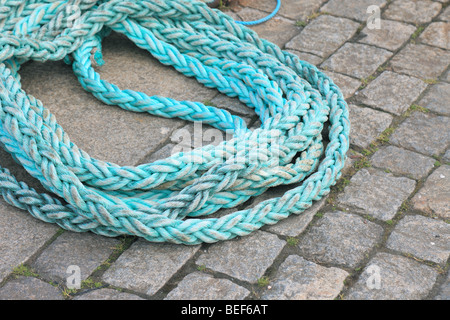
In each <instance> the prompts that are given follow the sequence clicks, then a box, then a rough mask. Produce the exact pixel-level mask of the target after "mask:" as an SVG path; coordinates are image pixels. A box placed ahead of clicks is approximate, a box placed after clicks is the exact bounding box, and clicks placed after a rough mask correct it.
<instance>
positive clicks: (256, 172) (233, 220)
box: [0, 0, 349, 244]
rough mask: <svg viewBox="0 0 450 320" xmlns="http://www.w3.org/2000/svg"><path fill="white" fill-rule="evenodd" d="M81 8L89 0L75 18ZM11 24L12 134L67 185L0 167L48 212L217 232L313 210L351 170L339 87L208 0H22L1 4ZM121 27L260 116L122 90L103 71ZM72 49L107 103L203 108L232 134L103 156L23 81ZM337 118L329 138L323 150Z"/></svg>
mask: <svg viewBox="0 0 450 320" xmlns="http://www.w3.org/2000/svg"><path fill="white" fill-rule="evenodd" d="M70 8H76V10H78V12H79V16H78V17H77V19H76V21H75V22H74V23H71V21H72V20H71V19H72V18H73V16H74V13H73V12H72V11H71V10H70ZM0 26H1V27H2V30H3V31H2V32H1V38H0V60H1V61H2V63H1V64H0V78H1V81H0V146H2V147H3V148H4V149H5V150H6V151H7V152H9V153H10V154H11V155H12V156H13V158H14V159H15V160H16V161H17V162H19V163H20V164H21V165H22V166H23V167H24V168H25V169H26V170H27V171H28V172H29V173H30V174H31V175H32V176H33V177H35V178H36V179H38V180H39V181H40V182H41V184H42V185H43V186H44V187H45V188H46V189H47V190H48V191H50V192H52V193H53V194H55V195H56V196H55V195H50V194H40V193H38V192H36V191H35V190H34V189H32V188H30V187H29V186H27V185H26V184H25V183H24V182H18V181H17V180H16V179H15V177H14V176H12V175H11V173H10V172H9V171H8V170H7V169H6V168H2V167H0V191H1V192H2V195H3V197H4V199H5V200H6V201H7V202H8V203H9V204H11V205H13V206H16V207H18V208H21V209H23V210H27V211H28V212H29V213H30V214H31V215H33V216H34V217H36V218H38V219H41V220H43V221H46V222H50V223H56V224H58V225H59V226H61V227H62V228H64V229H67V230H72V231H77V232H85V231H92V232H94V233H97V234H101V235H105V236H117V235H123V234H129V235H137V236H139V237H142V238H145V239H147V240H148V241H154V242H173V243H183V244H198V243H202V242H209V243H211V242H216V241H220V240H227V239H232V238H234V237H236V236H244V235H247V234H249V233H251V232H252V231H254V230H257V229H259V228H261V227H262V226H264V225H267V224H274V223H276V222H278V221H280V220H282V219H285V218H286V217H288V216H290V215H291V214H300V213H302V212H303V211H304V210H305V209H307V208H309V207H310V206H311V205H312V203H313V201H315V200H319V199H320V198H322V197H323V196H324V195H326V194H327V193H328V192H329V191H330V187H331V186H332V185H333V184H335V183H336V181H337V179H339V177H340V174H341V173H340V172H341V170H342V168H343V166H344V161H345V158H346V152H347V150H348V143H349V142H348V137H349V121H348V111H347V104H346V102H345V101H344V98H343V96H342V93H341V91H340V90H339V88H338V87H337V86H336V85H335V84H334V83H333V82H332V81H331V80H330V79H329V78H328V77H327V76H326V75H325V74H324V73H322V72H320V71H319V70H317V68H316V67H314V66H312V65H310V64H309V63H307V62H304V61H301V60H299V59H298V57H297V56H295V55H293V54H291V53H289V52H285V51H282V50H281V49H280V48H279V47H277V46H276V45H274V44H272V43H270V42H269V41H267V40H264V39H261V38H259V37H258V36H257V34H256V33H255V32H254V31H252V30H251V29H248V28H246V27H245V26H242V25H238V24H236V23H235V22H234V21H233V20H232V19H231V18H230V17H229V16H227V15H225V14H223V13H222V12H220V11H217V10H213V9H210V8H208V7H207V5H206V4H204V3H203V2H198V1H189V0H172V1H163V0H146V1H126V2H124V1H119V0H103V1H94V0H61V1H42V0H40V1H39V0H34V1H26V2H22V1H15V0H10V1H3V2H2V4H1V5H0ZM111 31H114V32H118V33H122V34H124V35H125V36H127V37H128V38H129V39H131V40H132V41H133V42H134V43H135V44H136V45H137V46H138V47H140V48H143V49H145V50H147V51H149V52H150V53H151V54H152V56H154V57H155V58H157V59H158V60H159V61H160V62H161V63H163V64H166V65H170V66H172V67H174V68H175V69H176V70H177V71H179V72H181V73H183V74H184V75H186V76H188V77H194V78H196V79H197V80H198V81H199V82H200V83H202V84H204V85H205V86H207V87H210V88H216V89H217V90H218V91H219V92H221V93H223V94H226V95H228V96H230V97H237V98H238V99H239V100H240V101H242V102H243V103H245V104H246V105H247V106H248V107H250V108H253V109H255V112H256V114H258V116H259V118H260V120H261V123H262V125H261V128H257V129H255V130H253V131H252V130H249V129H248V128H247V127H246V125H245V122H244V121H243V120H242V119H241V118H240V117H237V116H234V115H231V114H230V113H229V112H227V111H226V110H221V109H218V108H215V107H212V106H205V105H204V104H202V103H199V102H191V101H177V100H174V99H171V98H166V97H160V96H148V95H146V94H144V93H141V92H136V91H132V90H128V89H125V90H123V89H120V88H119V87H117V86H116V85H114V84H111V83H108V82H107V81H105V80H102V79H101V78H100V75H99V74H98V73H97V72H95V70H94V67H93V66H92V62H91V61H92V58H93V59H94V60H96V61H97V63H98V64H102V63H103V60H102V54H101V42H102V39H103V38H104V37H106V36H107V35H108V34H109V33H110V32H111ZM94 52H95V53H94ZM92 53H94V55H93V57H92ZM61 59H65V61H66V62H67V63H71V64H72V67H73V71H74V73H75V74H76V76H77V77H78V79H79V82H80V84H81V85H82V87H83V88H84V89H85V90H87V91H88V92H90V93H92V94H93V95H94V96H95V97H96V98H97V99H99V100H101V101H102V102H104V103H106V104H109V105H116V106H119V107H121V108H123V109H125V110H130V111H134V112H147V113H149V114H152V115H157V116H162V117H168V118H173V117H178V118H181V119H184V120H189V121H202V122H203V123H207V124H209V125H211V126H213V127H216V128H218V129H220V130H224V131H231V132H233V137H232V139H230V140H227V141H224V142H222V143H221V144H219V145H218V146H212V145H209V146H205V147H202V148H199V149H195V150H193V151H191V152H182V153H177V154H174V155H172V156H171V157H169V158H167V159H163V160H158V161H155V162H154V163H148V164H143V165H140V166H118V165H116V164H114V163H109V162H104V161H100V160H98V159H94V158H92V157H90V156H89V155H88V154H87V153H86V152H84V151H83V150H81V149H80V148H79V147H77V145H76V144H74V143H73V142H72V141H71V140H70V137H69V136H68V135H67V133H65V132H64V130H63V128H62V127H60V126H59V125H58V123H57V122H56V119H55V117H54V116H53V115H52V114H51V112H50V111H49V110H48V109H46V108H45V107H44V106H43V105H42V102H41V101H39V100H38V99H36V98H35V97H33V96H31V95H29V94H27V93H26V92H25V91H24V90H22V88H21V84H20V76H19V73H18V72H19V69H20V65H21V64H23V63H24V62H25V61H28V60H36V61H47V60H61ZM325 124H327V125H328V126H329V137H328V138H329V143H328V144H327V146H326V148H325V150H324V145H323V142H322V138H323V137H322V131H323V128H324V125H325ZM299 182H302V184H301V185H299V186H297V187H295V188H292V189H291V190H289V191H287V192H286V193H285V194H284V195H283V196H282V197H280V198H274V199H269V200H266V201H263V202H261V203H260V204H258V205H257V206H255V207H253V208H250V209H246V210H240V211H236V212H234V213H231V214H228V215H225V216H222V217H206V218H202V217H204V216H209V215H211V214H213V213H214V212H217V210H219V209H221V208H233V207H236V206H237V205H239V204H242V203H244V202H245V201H246V200H248V199H249V198H250V197H252V196H258V195H260V194H261V193H263V192H264V191H266V190H267V189H268V188H270V187H273V186H277V185H281V184H293V183H299ZM58 197H59V198H58ZM59 199H61V200H59Z"/></svg>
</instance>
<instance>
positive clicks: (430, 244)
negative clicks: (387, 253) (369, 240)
mask: <svg viewBox="0 0 450 320" xmlns="http://www.w3.org/2000/svg"><path fill="white" fill-rule="evenodd" d="M447 200H448V199H447ZM386 246H387V247H388V248H390V249H393V250H397V251H400V252H403V253H409V254H412V255H413V256H415V257H417V258H419V259H423V260H428V261H433V262H436V263H439V264H445V262H446V261H447V259H448V258H449V256H450V224H448V223H445V222H444V221H441V220H437V219H431V218H427V217H423V216H420V215H415V216H406V217H404V218H403V219H402V220H400V222H399V223H398V224H397V225H396V226H395V229H394V231H392V233H391V235H390V236H389V239H388V241H387V244H386Z"/></svg>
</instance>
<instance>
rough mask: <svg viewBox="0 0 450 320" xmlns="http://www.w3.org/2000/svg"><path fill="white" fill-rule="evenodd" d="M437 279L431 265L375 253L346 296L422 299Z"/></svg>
mask: <svg viewBox="0 0 450 320" xmlns="http://www.w3.org/2000/svg"><path fill="white" fill-rule="evenodd" d="M405 270H407V271H408V272H405ZM436 278H437V271H436V270H434V269H433V268H432V267H429V266H427V265H424V264H421V263H419V262H417V261H415V260H412V259H409V258H405V257H402V256H396V255H391V254H387V253H378V254H377V255H376V256H375V257H374V258H373V259H372V260H370V261H369V263H368V264H367V267H366V268H364V271H363V273H362V274H361V276H360V278H359V279H358V281H357V282H356V284H355V285H354V286H353V287H352V288H351V289H350V291H349V293H348V295H347V297H346V299H348V300H418V299H424V298H425V297H426V296H427V294H428V293H429V292H430V290H431V289H432V287H433V284H434V282H435V281H436ZM377 281H379V282H378V284H377Z"/></svg>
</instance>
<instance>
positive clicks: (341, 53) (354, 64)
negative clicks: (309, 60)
mask: <svg viewBox="0 0 450 320" xmlns="http://www.w3.org/2000/svg"><path fill="white" fill-rule="evenodd" d="M391 56H392V52H390V51H387V50H385V49H381V48H377V47H373V46H369V45H366V44H362V43H349V42H347V43H345V44H344V45H343V46H342V47H341V48H340V49H339V50H338V51H336V53H334V54H333V55H332V56H331V57H329V58H328V59H327V60H325V62H324V63H322V64H321V68H322V69H324V68H328V69H331V70H332V71H336V72H339V73H343V74H346V75H349V76H352V77H355V78H358V79H364V78H367V77H368V76H370V75H371V74H372V73H374V72H375V71H376V70H377V68H378V67H379V66H380V65H382V64H383V63H384V62H385V61H386V60H387V59H388V58H390V57H391ZM326 70H327V69H326Z"/></svg>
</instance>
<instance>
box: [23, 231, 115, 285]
mask: <svg viewBox="0 0 450 320" xmlns="http://www.w3.org/2000/svg"><path fill="white" fill-rule="evenodd" d="M119 243H120V241H119V240H117V239H112V238H106V237H102V236H98V235H95V234H92V233H86V234H85V233H74V232H69V231H66V232H64V233H63V234H62V235H60V236H58V238H57V239H56V240H55V241H53V242H52V243H51V244H50V245H49V246H48V247H47V248H46V249H45V250H44V251H43V252H42V253H41V254H40V255H39V257H38V258H37V259H36V261H35V262H34V263H33V264H32V265H31V267H32V268H33V270H35V271H36V272H37V273H38V274H39V275H40V276H42V277H44V278H45V279H47V280H49V281H51V280H53V281H55V280H57V281H58V282H60V283H62V284H65V283H66V279H67V277H68V276H69V275H70V273H69V274H68V273H67V270H68V267H69V266H78V267H79V268H80V277H81V280H85V279H87V277H89V275H90V274H91V273H92V272H93V271H94V270H95V269H96V268H97V267H98V266H100V265H101V264H102V263H103V262H104V261H106V259H108V257H109V256H110V255H111V253H112V252H113V250H114V248H115V247H116V246H117V245H118V244H119Z"/></svg>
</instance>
